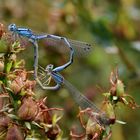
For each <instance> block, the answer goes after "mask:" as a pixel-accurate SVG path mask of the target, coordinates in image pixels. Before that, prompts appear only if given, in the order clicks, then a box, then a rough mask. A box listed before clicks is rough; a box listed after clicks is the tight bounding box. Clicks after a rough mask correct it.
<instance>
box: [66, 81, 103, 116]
mask: <svg viewBox="0 0 140 140" xmlns="http://www.w3.org/2000/svg"><path fill="white" fill-rule="evenodd" d="M64 85H65V86H66V88H67V89H68V90H69V91H70V94H71V96H72V98H73V99H74V100H75V102H76V103H77V104H78V105H79V106H80V107H81V108H82V109H86V108H91V109H93V111H95V112H96V113H100V112H101V111H100V109H99V108H98V107H97V106H96V105H95V104H94V103H92V102H91V101H90V100H89V99H88V98H87V97H86V96H84V95H83V94H82V93H81V92H80V91H79V90H77V89H76V88H75V87H74V86H73V85H72V84H71V83H69V82H68V81H67V80H65V79H64Z"/></svg>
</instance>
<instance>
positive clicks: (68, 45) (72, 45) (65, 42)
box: [8, 24, 91, 79]
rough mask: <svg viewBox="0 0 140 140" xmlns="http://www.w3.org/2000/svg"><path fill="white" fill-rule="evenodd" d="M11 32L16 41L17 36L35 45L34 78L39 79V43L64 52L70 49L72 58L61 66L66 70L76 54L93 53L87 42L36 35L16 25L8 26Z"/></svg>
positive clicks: (48, 35) (49, 35)
mask: <svg viewBox="0 0 140 140" xmlns="http://www.w3.org/2000/svg"><path fill="white" fill-rule="evenodd" d="M8 29H9V31H11V32H12V34H13V37H14V38H15V39H16V37H17V36H19V37H25V38H27V39H28V41H30V42H31V43H32V44H33V45H34V76H35V79H36V78H37V69H38V57H39V55H38V41H39V40H42V39H43V40H44V41H45V43H46V45H49V46H54V47H58V48H63V49H62V51H63V52H65V50H67V49H69V51H70V58H69V61H68V62H67V63H66V64H64V65H62V66H61V69H62V70H63V69H65V68H66V67H68V66H69V65H71V64H72V62H73V56H74V54H75V53H79V54H81V53H82V54H87V53H88V52H90V51H91V45H90V44H88V43H85V42H80V41H75V40H70V39H67V38H65V37H60V36H55V35H51V34H39V35H38V34H35V33H34V32H32V30H31V29H28V28H23V27H17V26H16V24H10V25H9V26H8Z"/></svg>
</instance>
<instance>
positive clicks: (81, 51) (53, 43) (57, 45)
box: [43, 38, 93, 57]
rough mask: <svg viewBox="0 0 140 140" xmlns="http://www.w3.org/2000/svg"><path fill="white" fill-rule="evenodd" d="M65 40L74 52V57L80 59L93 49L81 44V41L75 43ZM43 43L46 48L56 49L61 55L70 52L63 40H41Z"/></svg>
mask: <svg viewBox="0 0 140 140" xmlns="http://www.w3.org/2000/svg"><path fill="white" fill-rule="evenodd" d="M67 40H68V42H69V43H70V45H71V47H72V48H73V49H74V51H75V55H74V56H78V57H81V56H83V55H87V54H89V53H90V52H91V51H92V49H93V48H92V46H91V45H90V44H88V43H86V42H81V41H76V40H71V39H67ZM43 42H44V43H43V44H44V45H46V46H47V47H51V48H53V49H56V50H58V51H60V52H61V53H68V52H69V51H70V49H69V48H68V46H66V44H65V43H64V41H63V40H59V39H54V38H45V39H43Z"/></svg>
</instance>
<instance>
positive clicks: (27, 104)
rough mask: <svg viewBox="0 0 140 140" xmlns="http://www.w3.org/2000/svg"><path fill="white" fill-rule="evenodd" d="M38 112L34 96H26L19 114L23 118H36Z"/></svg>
mask: <svg viewBox="0 0 140 140" xmlns="http://www.w3.org/2000/svg"><path fill="white" fill-rule="evenodd" d="M37 112H38V107H37V103H36V102H35V101H34V100H33V98H32V97H25V98H24V99H23V101H22V104H21V106H20V108H19V110H18V116H19V117H20V118H21V119H22V120H34V118H35V116H36V114H37Z"/></svg>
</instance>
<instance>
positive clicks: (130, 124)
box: [0, 0, 140, 140]
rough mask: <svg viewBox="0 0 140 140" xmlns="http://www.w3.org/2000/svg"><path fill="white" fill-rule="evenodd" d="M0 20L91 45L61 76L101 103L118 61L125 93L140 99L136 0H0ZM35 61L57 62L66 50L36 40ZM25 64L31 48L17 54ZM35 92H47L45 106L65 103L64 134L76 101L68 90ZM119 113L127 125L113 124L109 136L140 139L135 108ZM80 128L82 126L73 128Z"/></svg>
mask: <svg viewBox="0 0 140 140" xmlns="http://www.w3.org/2000/svg"><path fill="white" fill-rule="evenodd" d="M0 22H1V23H3V24H4V25H5V26H7V25H8V24H10V23H16V24H17V25H18V26H21V27H22V26H23V27H28V28H30V29H32V30H33V31H38V32H45V33H49V34H55V35H60V36H66V37H68V38H71V39H75V40H81V41H86V42H88V43H90V44H92V46H93V51H92V52H91V53H90V54H89V55H87V56H86V57H80V58H79V57H75V59H74V63H73V64H72V65H71V66H70V67H68V68H67V69H66V70H64V71H63V72H62V74H63V75H64V76H65V78H66V79H67V80H68V81H70V82H71V83H72V84H73V85H74V86H75V87H77V88H78V89H79V90H80V91H81V92H82V93H84V94H85V95H86V96H87V97H88V98H89V99H90V100H92V101H94V102H96V104H97V106H100V104H101V101H102V98H103V97H102V93H104V92H107V91H108V90H109V87H110V83H109V76H110V72H111V71H112V70H113V69H115V68H116V67H118V69H119V76H120V79H121V80H122V81H123V82H124V84H125V90H126V93H129V94H130V95H132V96H133V97H134V99H135V100H136V102H137V103H138V104H140V1H139V0H117V1H114V0H106V1H104V0H87V1H86V0H0ZM39 54H40V58H39V64H40V65H42V66H43V67H45V66H46V65H47V64H50V63H52V64H54V65H55V66H59V65H62V64H63V63H65V62H66V61H67V57H66V56H68V54H65V53H60V52H59V51H57V50H55V49H51V48H47V47H46V46H45V45H40V48H39ZM20 57H21V58H24V59H25V60H26V67H27V68H28V69H29V70H32V68H33V48H32V47H29V48H27V49H26V50H25V51H24V52H23V53H22V54H21V55H20ZM36 93H37V96H38V97H41V96H46V95H47V97H48V99H47V104H48V106H50V107H60V108H64V110H65V111H64V112H65V114H64V117H63V119H62V120H61V121H60V126H61V128H62V130H63V133H64V137H68V135H69V131H70V129H71V128H73V127H77V128H78V119H77V117H76V114H77V113H78V107H77V106H76V105H75V103H74V102H73V100H72V99H71V97H70V96H69V93H68V91H67V90H66V89H65V88H61V89H60V90H58V91H51V92H50V91H43V90H41V89H40V88H39V87H38V88H37V89H36ZM117 111H118V113H117V114H118V116H117V117H118V119H120V120H124V121H126V122H127V124H126V125H120V124H116V125H115V126H113V128H112V129H113V135H112V140H139V139H140V110H139V109H136V110H130V109H129V108H127V107H123V106H122V107H120V108H118V110H117ZM78 131H79V132H80V131H82V130H78Z"/></svg>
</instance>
